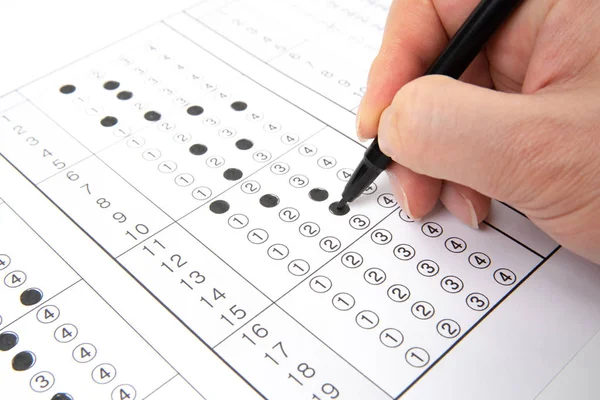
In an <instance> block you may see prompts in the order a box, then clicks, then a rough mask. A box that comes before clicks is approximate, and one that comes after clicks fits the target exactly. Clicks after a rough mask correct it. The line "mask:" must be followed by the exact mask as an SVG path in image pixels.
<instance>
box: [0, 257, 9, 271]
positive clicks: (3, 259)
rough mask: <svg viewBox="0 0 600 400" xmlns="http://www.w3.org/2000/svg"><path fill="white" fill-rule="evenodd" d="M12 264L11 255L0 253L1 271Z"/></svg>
mask: <svg viewBox="0 0 600 400" xmlns="http://www.w3.org/2000/svg"><path fill="white" fill-rule="evenodd" d="M9 265H10V257H9V256H8V255H6V254H0V271H2V270H3V269H4V268H6V267H8V266H9Z"/></svg>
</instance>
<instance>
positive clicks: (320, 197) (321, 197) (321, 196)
mask: <svg viewBox="0 0 600 400" xmlns="http://www.w3.org/2000/svg"><path fill="white" fill-rule="evenodd" d="M308 197H310V198H311V199H313V200H314V201H325V200H327V198H328V197H329V193H328V192H327V190H325V189H321V188H314V189H311V191H310V192H308Z"/></svg>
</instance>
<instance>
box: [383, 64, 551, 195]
mask: <svg viewBox="0 0 600 400" xmlns="http://www.w3.org/2000/svg"><path fill="white" fill-rule="evenodd" d="M541 97H542V96H536V95H522V94H508V93H501V92H497V91H494V90H491V89H486V88H482V87H478V86H474V85H470V84H468V83H464V82H460V81H456V80H454V79H451V78H448V77H444V76H439V75H438V76H425V77H422V78H419V79H416V80H414V81H412V82H410V83H408V84H406V85H405V86H403V87H402V88H401V89H400V90H399V91H398V93H397V94H396V96H395V97H394V101H393V102H392V104H391V105H390V106H389V107H388V108H387V109H386V110H385V111H384V112H383V114H382V115H381V119H380V123H379V132H378V140H379V145H380V148H381V150H382V151H383V152H384V153H385V154H387V155H388V156H390V157H391V158H392V159H393V160H394V161H396V162H397V163H399V164H401V165H404V166H405V167H408V168H409V169H411V170H413V171H415V172H417V173H419V174H423V175H427V176H431V177H434V178H439V179H443V180H447V181H451V182H456V183H459V184H462V185H465V186H468V187H470V188H472V189H474V190H476V191H478V192H480V193H482V194H484V195H486V196H489V197H492V198H496V199H500V200H504V201H514V202H515V203H517V202H519V200H521V196H526V195H527V194H528V193H529V192H528V190H527V184H528V182H532V180H531V179H532V175H535V173H536V172H535V171H531V169H532V166H535V167H536V169H537V168H542V167H543V166H542V165H540V162H543V160H538V158H542V159H543V157H541V154H543V151H544V150H543V148H544V145H545V143H546V142H547V141H548V140H550V138H546V139H544V143H540V142H539V140H537V138H538V137H542V138H543V137H544V135H540V134H539V133H538V129H539V124H540V123H542V122H544V121H546V118H544V117H543V113H544V105H543V104H542V103H543V101H544V100H543V99H542V98H541ZM529 194H530V193H529ZM523 200H524V199H523Z"/></svg>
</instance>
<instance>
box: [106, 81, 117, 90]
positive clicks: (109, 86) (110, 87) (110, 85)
mask: <svg viewBox="0 0 600 400" xmlns="http://www.w3.org/2000/svg"><path fill="white" fill-rule="evenodd" d="M102 86H104V89H106V90H115V89H118V88H119V86H121V84H120V83H119V82H117V81H106V82H104V85H102Z"/></svg>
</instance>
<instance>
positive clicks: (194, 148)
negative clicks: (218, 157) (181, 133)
mask: <svg viewBox="0 0 600 400" xmlns="http://www.w3.org/2000/svg"><path fill="white" fill-rule="evenodd" d="M207 151H208V147H206V146H205V145H203V144H200V143H196V144H193V145H191V146H190V153H192V154H193V155H195V156H201V155H202V154H204V153H206V152H207Z"/></svg>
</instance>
